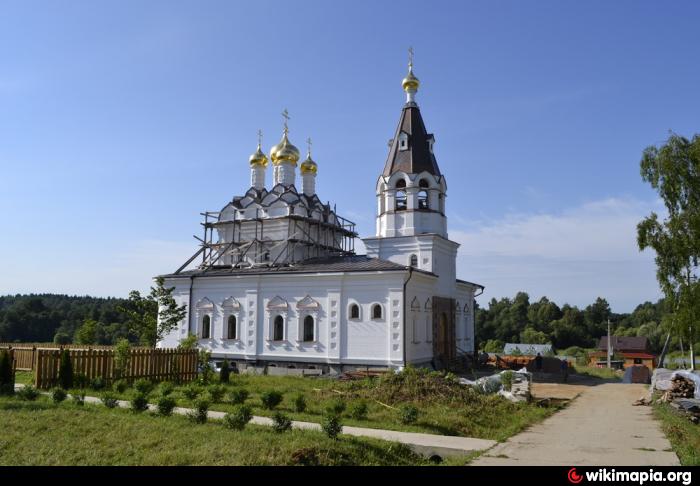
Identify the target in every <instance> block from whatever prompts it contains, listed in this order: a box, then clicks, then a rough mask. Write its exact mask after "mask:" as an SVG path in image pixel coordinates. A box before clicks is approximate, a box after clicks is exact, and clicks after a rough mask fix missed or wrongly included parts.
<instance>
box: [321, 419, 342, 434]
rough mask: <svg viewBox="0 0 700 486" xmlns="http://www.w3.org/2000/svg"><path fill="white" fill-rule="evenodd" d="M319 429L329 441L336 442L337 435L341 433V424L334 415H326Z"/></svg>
mask: <svg viewBox="0 0 700 486" xmlns="http://www.w3.org/2000/svg"><path fill="white" fill-rule="evenodd" d="M321 429H322V430H323V432H324V433H325V434H326V435H327V436H328V437H329V438H331V439H333V440H337V439H338V434H340V433H341V432H342V431H343V424H342V422H341V421H340V417H339V416H337V415H335V414H328V415H326V416H325V417H324V418H323V422H322V423H321Z"/></svg>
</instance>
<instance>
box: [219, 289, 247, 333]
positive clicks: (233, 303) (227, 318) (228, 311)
mask: <svg viewBox="0 0 700 486" xmlns="http://www.w3.org/2000/svg"><path fill="white" fill-rule="evenodd" d="M221 310H222V314H223V320H222V322H223V326H222V329H221V338H222V339H227V340H232V341H239V340H240V339H241V328H240V325H241V322H242V321H243V319H242V316H241V303H240V302H238V301H237V300H236V299H235V298H234V297H229V298H228V299H226V300H224V301H223V302H222V303H221ZM232 321H233V322H232Z"/></svg>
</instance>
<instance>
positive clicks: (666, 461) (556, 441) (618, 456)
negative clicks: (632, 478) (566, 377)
mask: <svg viewBox="0 0 700 486" xmlns="http://www.w3.org/2000/svg"><path fill="white" fill-rule="evenodd" d="M565 386H566V385H565ZM576 388H577V389H576V392H580V395H579V396H578V398H576V399H575V400H574V401H573V402H571V404H570V405H569V406H568V407H567V408H566V409H564V410H562V411H560V412H558V413H556V414H554V415H553V416H551V417H550V418H548V419H547V420H545V421H544V422H542V423H541V424H537V425H534V426H533V427H531V428H530V429H528V430H527V431H525V432H523V433H521V434H518V435H516V436H513V437H511V438H510V439H508V440H507V441H506V442H504V443H501V444H498V445H497V446H495V447H493V448H492V449H489V450H488V451H487V452H485V453H484V454H483V455H482V456H481V457H479V458H478V459H476V460H475V461H474V462H473V463H472V464H473V465H477V466H487V465H488V466H498V465H523V466H525V465H564V466H588V465H600V466H677V465H680V463H679V461H678V457H677V456H676V454H675V453H674V452H673V451H672V450H671V444H670V443H669V441H668V439H666V437H665V436H664V434H663V432H662V431H661V428H660V427H659V424H658V423H657V422H656V421H655V420H654V418H653V417H652V410H651V407H634V406H632V402H634V401H635V400H636V399H638V398H639V397H641V396H643V395H645V394H646V392H647V388H648V387H647V386H645V385H624V384H617V383H606V384H601V385H598V386H587V387H576ZM568 392H570V390H567V393H568Z"/></svg>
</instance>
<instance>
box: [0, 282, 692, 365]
mask: <svg viewBox="0 0 700 486" xmlns="http://www.w3.org/2000/svg"><path fill="white" fill-rule="evenodd" d="M664 302H665V301H664V300H660V301H658V302H656V303H651V302H645V303H643V304H641V305H639V306H637V308H636V309H635V310H634V311H633V312H632V313H630V314H616V313H613V312H612V311H611V310H610V306H609V305H608V302H607V301H606V300H605V299H603V298H598V299H597V300H596V301H595V302H593V303H592V304H591V305H589V306H587V307H585V308H584V309H579V308H578V307H575V306H570V305H568V304H564V305H562V306H559V305H557V304H556V303H555V302H552V301H551V300H549V299H547V298H546V297H542V298H541V299H540V300H538V301H536V302H532V303H531V302H530V298H529V296H528V294H527V293H525V292H519V293H518V294H517V295H516V296H515V297H514V298H502V299H500V300H497V299H491V301H490V302H489V303H488V307H487V308H480V307H478V306H477V309H476V338H477V343H478V346H479V348H482V349H486V350H487V351H494V352H497V351H502V350H503V344H504V343H506V342H521V343H533V344H538V343H552V344H553V345H554V347H555V348H556V349H559V350H563V349H566V348H569V347H571V346H577V347H581V348H590V347H594V346H595V345H596V343H597V341H598V339H599V338H600V337H601V336H604V335H605V334H606V333H607V320H608V318H609V319H610V322H611V327H612V330H613V334H615V335H619V336H646V337H647V338H648V339H649V343H650V347H651V350H652V351H654V352H657V353H658V352H660V351H661V348H662V347H663V344H664V340H665V338H666V331H665V330H664V329H665V327H664V326H663V325H662V323H663V320H664V317H665V316H667V315H668V312H667V310H666V305H665V303H664ZM127 305H128V301H127V300H126V299H117V298H99V297H77V296H68V295H56V294H36V295H34V294H32V295H15V296H5V297H0V342H56V343H64V344H69V343H77V344H114V343H115V342H116V341H117V340H118V339H121V338H127V339H129V340H130V341H132V342H133V343H137V342H138V337H137V336H134V335H130V333H129V326H128V323H127V317H126V315H124V313H122V312H121V311H120V309H119V308H120V307H124V306H127ZM672 345H673V347H672V349H677V348H678V343H675V342H672Z"/></svg>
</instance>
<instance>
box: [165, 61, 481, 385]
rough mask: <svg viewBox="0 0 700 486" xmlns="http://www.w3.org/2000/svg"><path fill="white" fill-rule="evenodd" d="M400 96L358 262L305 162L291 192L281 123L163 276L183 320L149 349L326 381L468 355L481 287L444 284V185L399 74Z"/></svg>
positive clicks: (294, 159)
mask: <svg viewBox="0 0 700 486" xmlns="http://www.w3.org/2000/svg"><path fill="white" fill-rule="evenodd" d="M402 86H403V89H404V91H405V92H406V98H407V99H406V104H405V105H404V107H403V109H402V111H401V117H400V119H399V123H398V127H397V128H396V134H395V136H394V138H393V139H392V140H391V141H390V149H389V155H388V157H387V160H386V163H385V165H384V169H383V171H382V172H381V174H380V175H379V178H378V179H377V186H376V195H377V217H376V234H375V236H371V237H367V238H363V242H364V244H365V247H366V249H367V254H366V255H356V254H355V247H354V239H355V238H356V237H357V236H358V235H357V233H356V232H355V225H354V223H352V222H350V221H348V220H346V219H344V218H342V217H340V216H339V215H338V214H336V212H335V208H334V207H333V206H331V205H330V203H327V204H324V203H323V202H322V201H321V199H320V198H319V197H318V195H317V194H316V183H315V182H316V174H317V171H318V166H317V164H316V163H315V162H314V161H313V160H312V158H311V151H310V149H309V153H308V155H307V157H306V159H305V160H303V161H302V162H301V164H299V169H300V178H301V181H300V182H301V184H300V185H301V191H299V190H298V189H297V183H298V181H297V174H296V168H297V164H298V162H299V161H300V159H301V157H300V153H299V150H298V149H297V148H296V147H295V146H294V145H293V144H292V143H291V142H290V140H289V135H288V132H289V130H288V128H287V121H286V112H285V125H284V133H283V135H282V140H281V141H280V142H279V143H278V144H277V145H275V146H274V147H272V149H271V150H270V153H269V158H268V156H267V155H266V154H265V153H263V151H262V149H261V143H260V141H259V143H258V148H257V151H256V152H255V153H254V154H253V155H251V157H250V160H249V162H250V172H251V187H250V189H248V190H247V192H246V193H245V194H244V195H243V196H239V197H234V198H233V200H232V201H230V202H228V203H226V204H225V205H224V206H223V208H222V209H221V210H220V211H217V212H206V213H203V216H204V221H203V223H202V226H203V229H204V235H203V238H202V239H201V240H200V248H199V251H197V252H196V253H195V254H194V255H193V256H192V258H190V259H189V260H188V261H187V262H185V264H184V265H182V266H181V267H180V268H179V269H178V270H177V271H176V272H174V273H172V274H168V275H164V276H163V277H164V278H165V285H166V287H174V288H175V290H174V294H173V295H174V297H175V299H176V300H177V302H178V304H185V305H187V317H186V319H185V320H184V321H183V322H182V324H181V326H180V327H179V328H178V329H176V330H175V331H173V332H172V333H170V334H169V335H167V336H165V338H164V339H163V340H162V341H161V342H160V343H159V346H161V347H174V346H177V345H178V343H179V342H180V341H181V340H182V339H183V338H185V337H187V335H188V334H196V335H197V336H198V338H199V346H200V347H203V348H206V349H209V350H210V351H211V353H212V357H213V358H214V359H215V360H221V359H223V358H226V359H228V360H229V362H231V363H232V364H235V366H236V367H237V368H238V370H239V371H245V370H249V369H250V368H253V369H255V370H257V371H261V370H264V369H267V370H268V371H269V369H270V368H271V367H277V368H287V369H289V368H295V369H297V370H299V369H306V370H309V369H314V370H316V372H319V370H320V372H323V373H331V374H335V373H339V372H342V371H343V370H347V369H358V368H361V369H365V368H382V369H400V368H402V367H404V366H405V365H407V364H413V365H416V366H432V367H434V368H444V367H449V366H450V365H451V364H453V363H455V360H459V359H460V357H464V356H469V355H472V354H473V353H474V351H475V350H474V298H475V296H476V295H478V294H480V293H481V292H482V291H483V287H482V286H481V285H478V284H475V283H471V282H468V281H465V280H459V279H457V276H456V257H457V248H458V247H459V244H458V243H455V242H454V241H451V240H450V239H449V238H448V234H447V218H446V216H445V204H446V200H445V198H446V194H447V182H446V178H445V175H444V174H443V173H442V172H441V171H440V168H439V167H438V164H437V161H436V158H435V155H434V153H433V148H434V143H435V138H434V137H433V135H432V134H429V133H427V131H426V128H425V125H424V123H423V118H422V117H421V113H420V110H419V108H418V105H417V103H416V101H415V94H416V92H417V90H418V87H419V81H418V79H417V78H416V77H415V76H414V74H413V67H412V63H409V70H408V75H407V76H406V78H404V80H403V82H402ZM269 162H271V164H270V163H269ZM270 165H271V169H272V181H271V183H270V184H269V186H268V185H267V183H266V178H267V171H268V169H269V168H270ZM279 371H282V370H279Z"/></svg>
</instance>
